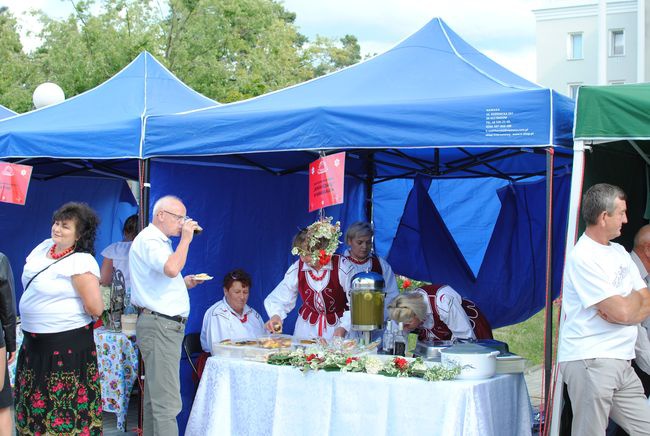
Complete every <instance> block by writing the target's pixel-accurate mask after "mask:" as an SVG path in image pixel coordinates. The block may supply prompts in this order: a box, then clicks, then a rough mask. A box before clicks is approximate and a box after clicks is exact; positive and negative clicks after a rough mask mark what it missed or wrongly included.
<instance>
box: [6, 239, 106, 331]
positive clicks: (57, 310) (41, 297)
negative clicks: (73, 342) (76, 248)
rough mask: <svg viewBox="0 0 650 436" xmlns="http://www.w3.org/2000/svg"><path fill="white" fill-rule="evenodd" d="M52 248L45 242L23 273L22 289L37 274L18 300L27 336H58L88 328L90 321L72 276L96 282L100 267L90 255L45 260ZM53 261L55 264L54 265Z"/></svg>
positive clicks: (30, 258) (29, 260)
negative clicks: (88, 276)
mask: <svg viewBox="0 0 650 436" xmlns="http://www.w3.org/2000/svg"><path fill="white" fill-rule="evenodd" d="M52 245H54V241H53V240H52V239H46V240H45V241H43V242H41V243H40V244H39V245H37V246H36V248H34V249H33V250H32V252H31V253H30V254H29V256H27V260H26V262H25V268H24V270H23V275H22V282H23V288H24V287H25V286H26V285H27V283H28V282H29V281H30V279H31V278H32V277H34V276H35V275H36V274H37V273H38V272H39V271H41V270H42V269H43V268H45V267H46V266H48V265H51V264H53V265H52V266H51V267H49V268H48V269H46V270H45V271H43V272H42V273H40V274H38V276H36V278H35V279H34V280H33V281H32V283H31V284H30V285H29V288H27V290H26V291H25V292H24V293H23V295H22V297H21V298H20V304H19V308H20V317H21V321H22V328H23V330H24V331H28V332H30V333H58V332H63V331H67V330H73V329H76V328H79V327H83V326H85V325H88V324H89V323H90V322H91V321H92V318H91V316H90V315H88V314H87V313H86V311H85V310H84V305H83V301H82V300H81V297H80V296H79V294H78V293H77V291H76V290H75V289H74V287H73V286H72V276H73V275H77V274H84V273H87V272H90V273H92V274H93V275H95V276H97V279H99V265H98V264H97V261H96V260H95V258H94V257H93V256H92V255H91V254H89V253H73V254H71V255H69V256H67V257H65V258H63V259H61V260H60V261H58V262H56V260H55V259H50V258H48V257H47V252H48V251H49V250H50V248H51V247H52ZM54 262H56V264H54Z"/></svg>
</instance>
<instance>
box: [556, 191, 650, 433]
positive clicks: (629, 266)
mask: <svg viewBox="0 0 650 436" xmlns="http://www.w3.org/2000/svg"><path fill="white" fill-rule="evenodd" d="M625 198H626V197H625V193H624V192H623V191H622V190H621V189H620V188H618V187H616V186H613V185H608V184H605V183H601V184H597V185H594V186H592V187H591V188H589V190H588V191H587V192H586V193H585V195H584V197H583V199H582V217H583V219H584V220H585V222H586V224H587V228H586V230H585V233H584V234H583V235H582V236H581V237H580V239H579V240H578V242H577V243H576V245H575V247H574V248H573V250H572V251H571V253H570V254H569V255H568V256H567V261H566V265H565V268H564V289H563V297H562V312H563V313H564V314H565V317H566V318H565V320H564V322H563V324H562V327H561V329H560V342H559V346H558V362H559V363H560V370H561V371H562V374H563V376H564V380H565V382H566V384H567V387H568V392H569V397H570V398H571V404H572V407H573V422H572V426H571V434H572V435H574V436H579V435H596V434H604V432H605V429H606V427H607V419H608V416H609V417H611V418H612V419H613V420H614V421H616V422H617V423H618V424H619V425H620V426H621V427H622V428H623V429H624V430H626V431H627V432H628V433H630V434H646V435H647V434H650V406H649V405H648V403H647V400H646V398H645V396H644V395H643V387H642V386H641V382H640V381H639V378H638V377H637V375H636V374H635V372H634V370H633V369H632V367H631V365H630V361H631V360H632V359H633V358H634V355H635V354H634V344H635V342H636V339H637V331H638V330H637V326H636V324H638V323H640V322H641V321H643V320H644V319H645V318H647V317H648V315H650V292H648V288H647V286H646V284H645V282H644V281H643V280H642V279H641V276H640V274H639V272H638V270H637V268H636V267H635V265H634V262H632V258H631V257H630V255H629V254H628V253H627V251H625V249H624V248H623V247H622V246H621V245H619V244H616V243H612V242H610V241H611V240H612V239H614V238H616V237H618V236H619V235H620V234H621V227H622V225H623V224H625V223H626V222H627V216H626V210H627V207H626V203H625Z"/></svg>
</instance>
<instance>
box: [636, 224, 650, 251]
mask: <svg viewBox="0 0 650 436" xmlns="http://www.w3.org/2000/svg"><path fill="white" fill-rule="evenodd" d="M648 243H650V224H646V225H645V226H643V227H641V228H640V229H639V231H638V232H636V235H634V248H641V247H642V246H643V245H645V244H648Z"/></svg>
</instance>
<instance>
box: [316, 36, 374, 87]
mask: <svg viewBox="0 0 650 436" xmlns="http://www.w3.org/2000/svg"><path fill="white" fill-rule="evenodd" d="M338 42H339V44H337V43H336V42H335V41H333V40H332V39H329V38H324V37H322V36H317V37H316V41H314V43H313V44H311V45H310V47H309V49H308V57H309V58H310V60H311V62H312V63H313V67H314V76H316V77H317V76H322V75H323V74H328V73H331V72H334V71H336V70H340V69H341V68H343V67H347V66H349V65H353V64H356V63H357V62H359V61H360V60H361V47H360V46H359V41H358V40H357V37H356V36H354V35H345V36H344V37H343V38H341V39H340V40H339V41H338Z"/></svg>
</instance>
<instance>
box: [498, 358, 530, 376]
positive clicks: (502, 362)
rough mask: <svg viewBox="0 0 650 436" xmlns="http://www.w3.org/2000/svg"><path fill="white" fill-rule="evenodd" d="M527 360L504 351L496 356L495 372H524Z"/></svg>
mask: <svg viewBox="0 0 650 436" xmlns="http://www.w3.org/2000/svg"><path fill="white" fill-rule="evenodd" d="M526 362H527V360H526V359H524V358H523V357H521V356H517V355H516V354H512V353H506V354H503V355H498V356H497V374H516V373H521V372H524V370H525V369H526Z"/></svg>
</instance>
